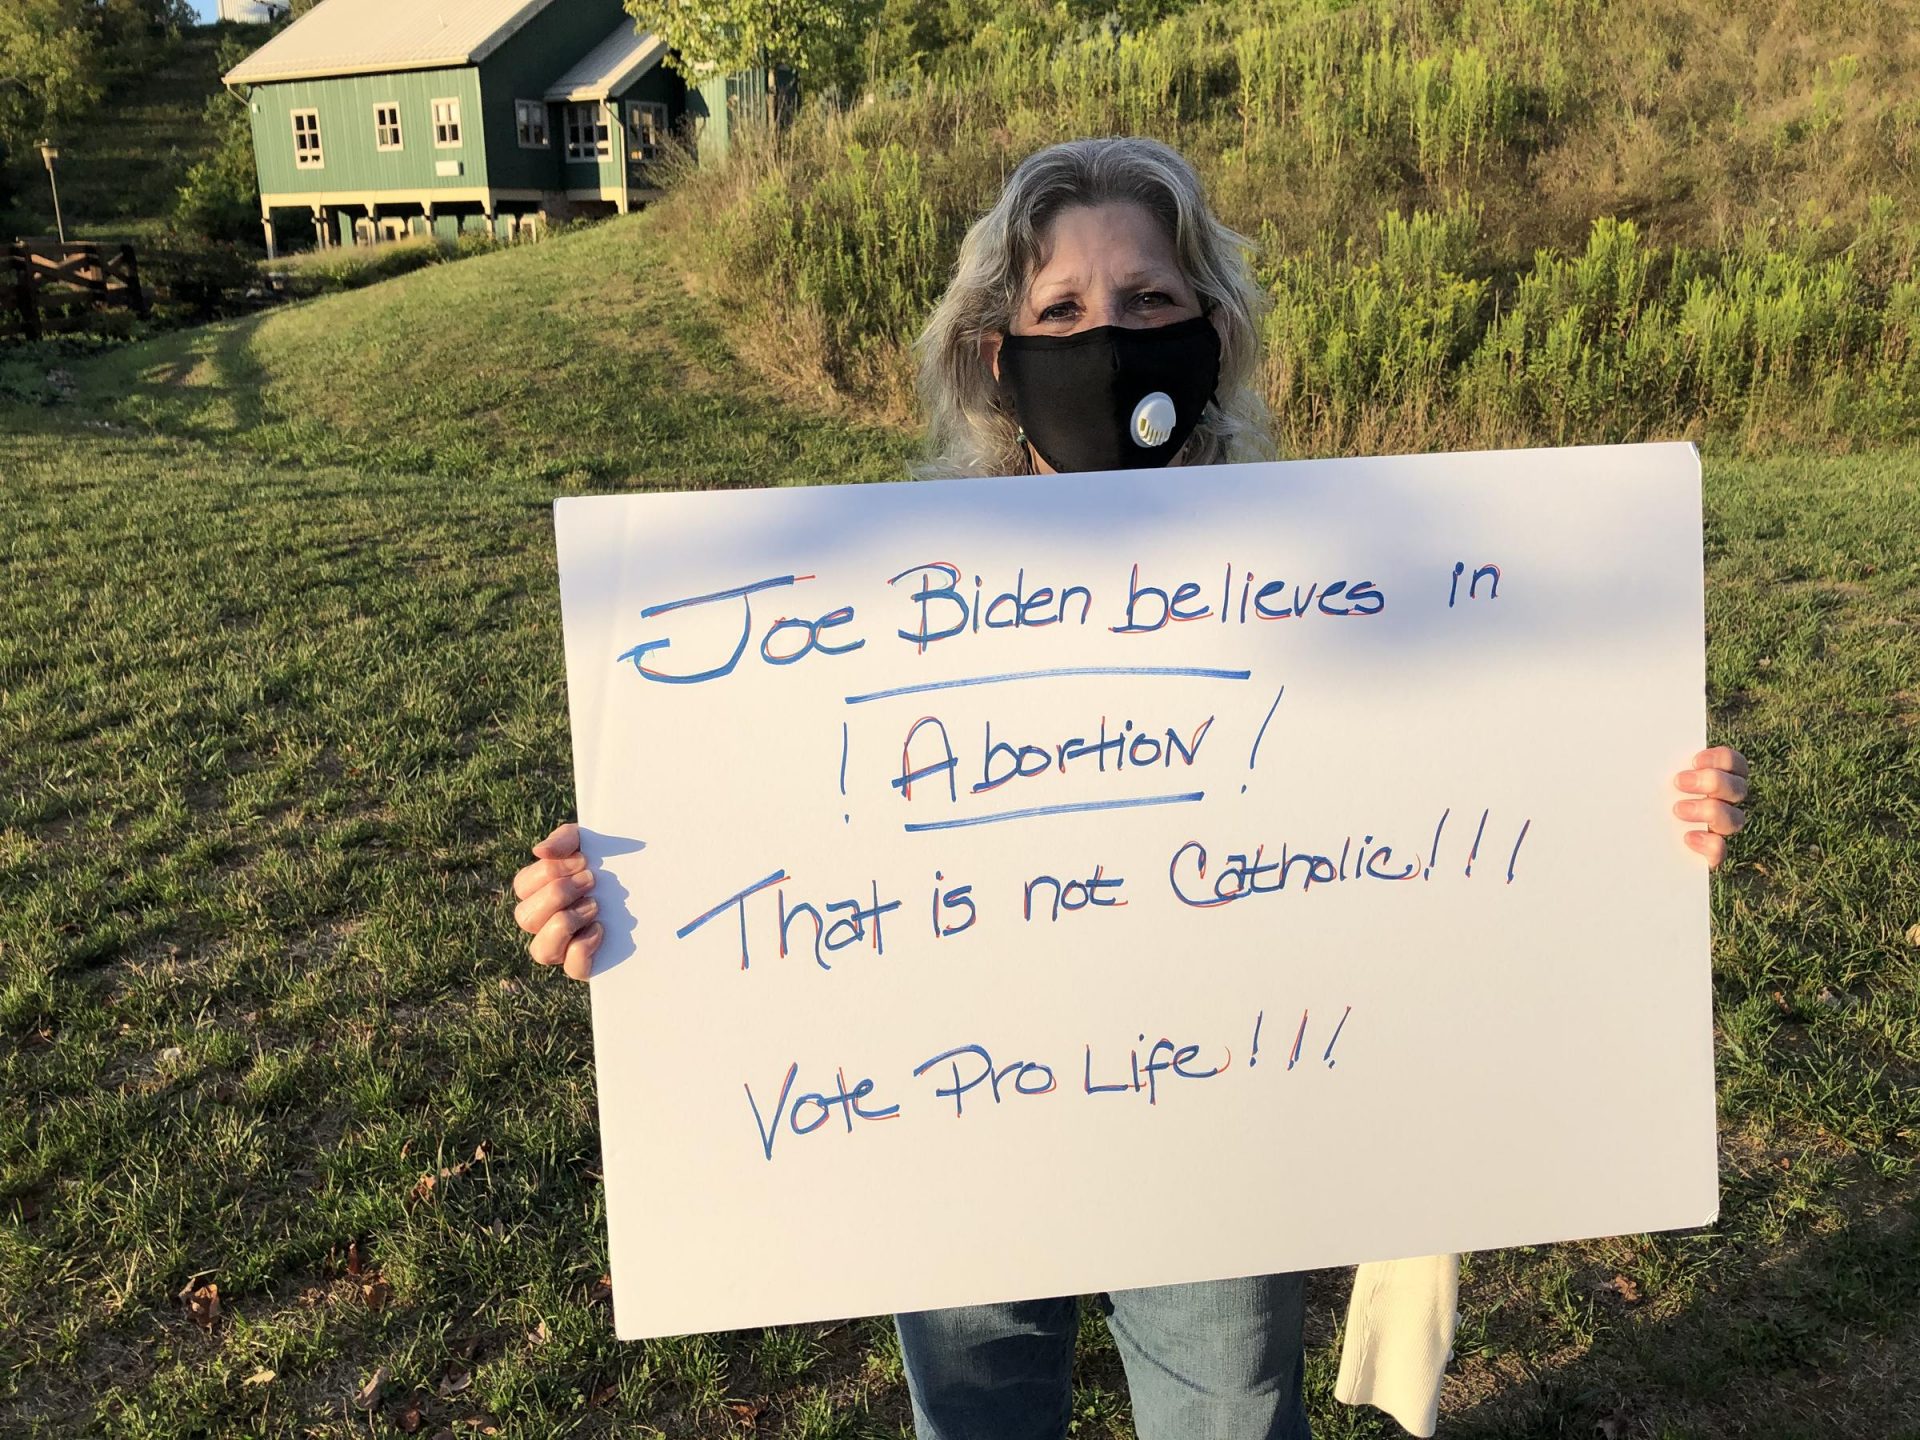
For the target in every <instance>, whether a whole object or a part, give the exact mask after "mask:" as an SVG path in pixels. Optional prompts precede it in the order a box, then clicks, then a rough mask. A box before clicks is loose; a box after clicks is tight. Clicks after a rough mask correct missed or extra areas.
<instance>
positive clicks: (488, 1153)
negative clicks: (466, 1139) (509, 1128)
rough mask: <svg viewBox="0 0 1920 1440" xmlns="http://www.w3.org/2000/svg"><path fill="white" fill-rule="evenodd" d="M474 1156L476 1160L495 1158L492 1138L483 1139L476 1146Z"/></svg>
mask: <svg viewBox="0 0 1920 1440" xmlns="http://www.w3.org/2000/svg"><path fill="white" fill-rule="evenodd" d="M473 1158H474V1159H475V1160H476V1161H479V1160H491V1159H492V1158H493V1142H492V1141H491V1140H482V1141H481V1142H480V1143H479V1144H478V1145H476V1146H474V1147H473Z"/></svg>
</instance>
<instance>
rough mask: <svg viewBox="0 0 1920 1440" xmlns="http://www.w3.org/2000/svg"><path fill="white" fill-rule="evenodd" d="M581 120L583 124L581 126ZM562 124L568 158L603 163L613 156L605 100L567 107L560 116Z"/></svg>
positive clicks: (576, 102) (581, 102) (580, 102)
mask: <svg viewBox="0 0 1920 1440" xmlns="http://www.w3.org/2000/svg"><path fill="white" fill-rule="evenodd" d="M582 112H586V113H585V114H583V113H582ZM589 116H590V117H591V118H590V119H589V118H588V117H589ZM583 121H584V122H585V123H582V122H583ZM563 124H564V125H565V132H564V133H565V135H566V140H567V159H569V160H576V161H585V160H604V159H605V158H606V157H607V156H609V155H611V154H612V153H613V130H612V127H611V126H609V125H608V124H607V102H606V101H604V100H579V101H575V102H573V103H572V104H569V105H568V106H567V110H566V114H565V116H564V117H563Z"/></svg>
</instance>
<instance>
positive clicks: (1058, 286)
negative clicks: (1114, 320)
mask: <svg viewBox="0 0 1920 1440" xmlns="http://www.w3.org/2000/svg"><path fill="white" fill-rule="evenodd" d="M1115 283H1116V284H1117V285H1118V286H1119V288H1120V289H1122V290H1136V289H1167V288H1169V287H1170V286H1173V285H1175V284H1176V283H1177V282H1175V280H1174V278H1173V272H1171V271H1168V270H1162V269H1151V270H1134V271H1130V272H1128V273H1127V274H1125V275H1122V276H1120V277H1119V279H1118V280H1117V281H1116V282H1115ZM1082 288H1084V286H1083V278H1082V277H1081V276H1077V275H1076V276H1073V277H1071V278H1065V277H1063V278H1061V279H1058V280H1050V281H1047V282H1046V283H1045V284H1042V285H1038V286H1035V287H1033V289H1031V290H1030V291H1029V292H1028V303H1030V304H1033V305H1035V306H1039V305H1040V297H1041V296H1043V295H1045V296H1050V297H1052V298H1051V299H1050V300H1048V302H1047V303H1048V304H1054V303H1057V302H1058V301H1060V300H1062V299H1065V298H1067V297H1068V296H1072V295H1078V294H1079V293H1080V291H1081V289H1082ZM1042 308H1044V307H1042Z"/></svg>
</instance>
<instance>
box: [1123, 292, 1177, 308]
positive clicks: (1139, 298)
mask: <svg viewBox="0 0 1920 1440" xmlns="http://www.w3.org/2000/svg"><path fill="white" fill-rule="evenodd" d="M1133 303H1134V304H1136V305H1139V306H1142V307H1144V308H1147V309H1152V308H1153V307H1154V306H1156V305H1171V304H1172V303H1173V299H1172V297H1171V296H1169V295H1168V294H1167V293H1166V292H1165V291H1163V290H1142V291H1141V292H1140V293H1139V294H1138V295H1136V296H1134V297H1133Z"/></svg>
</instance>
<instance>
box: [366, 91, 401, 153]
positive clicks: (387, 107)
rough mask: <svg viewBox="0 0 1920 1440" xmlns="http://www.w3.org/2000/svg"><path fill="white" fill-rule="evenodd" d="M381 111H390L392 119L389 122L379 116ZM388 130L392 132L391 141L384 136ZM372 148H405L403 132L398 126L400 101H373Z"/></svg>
mask: <svg viewBox="0 0 1920 1440" xmlns="http://www.w3.org/2000/svg"><path fill="white" fill-rule="evenodd" d="M382 111H390V112H391V113H392V115H393V120H392V122H391V123H388V122H387V121H384V120H382V119H381V118H380V114H381V112H382ZM389 131H391V132H392V134H393V139H392V141H391V142H389V141H388V140H387V138H386V135H387V132H389ZM373 148H374V149H376V150H404V149H406V148H407V146H406V135H405V132H404V131H402V130H401V128H400V102H399V101H398V100H376V101H374V104H373Z"/></svg>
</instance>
